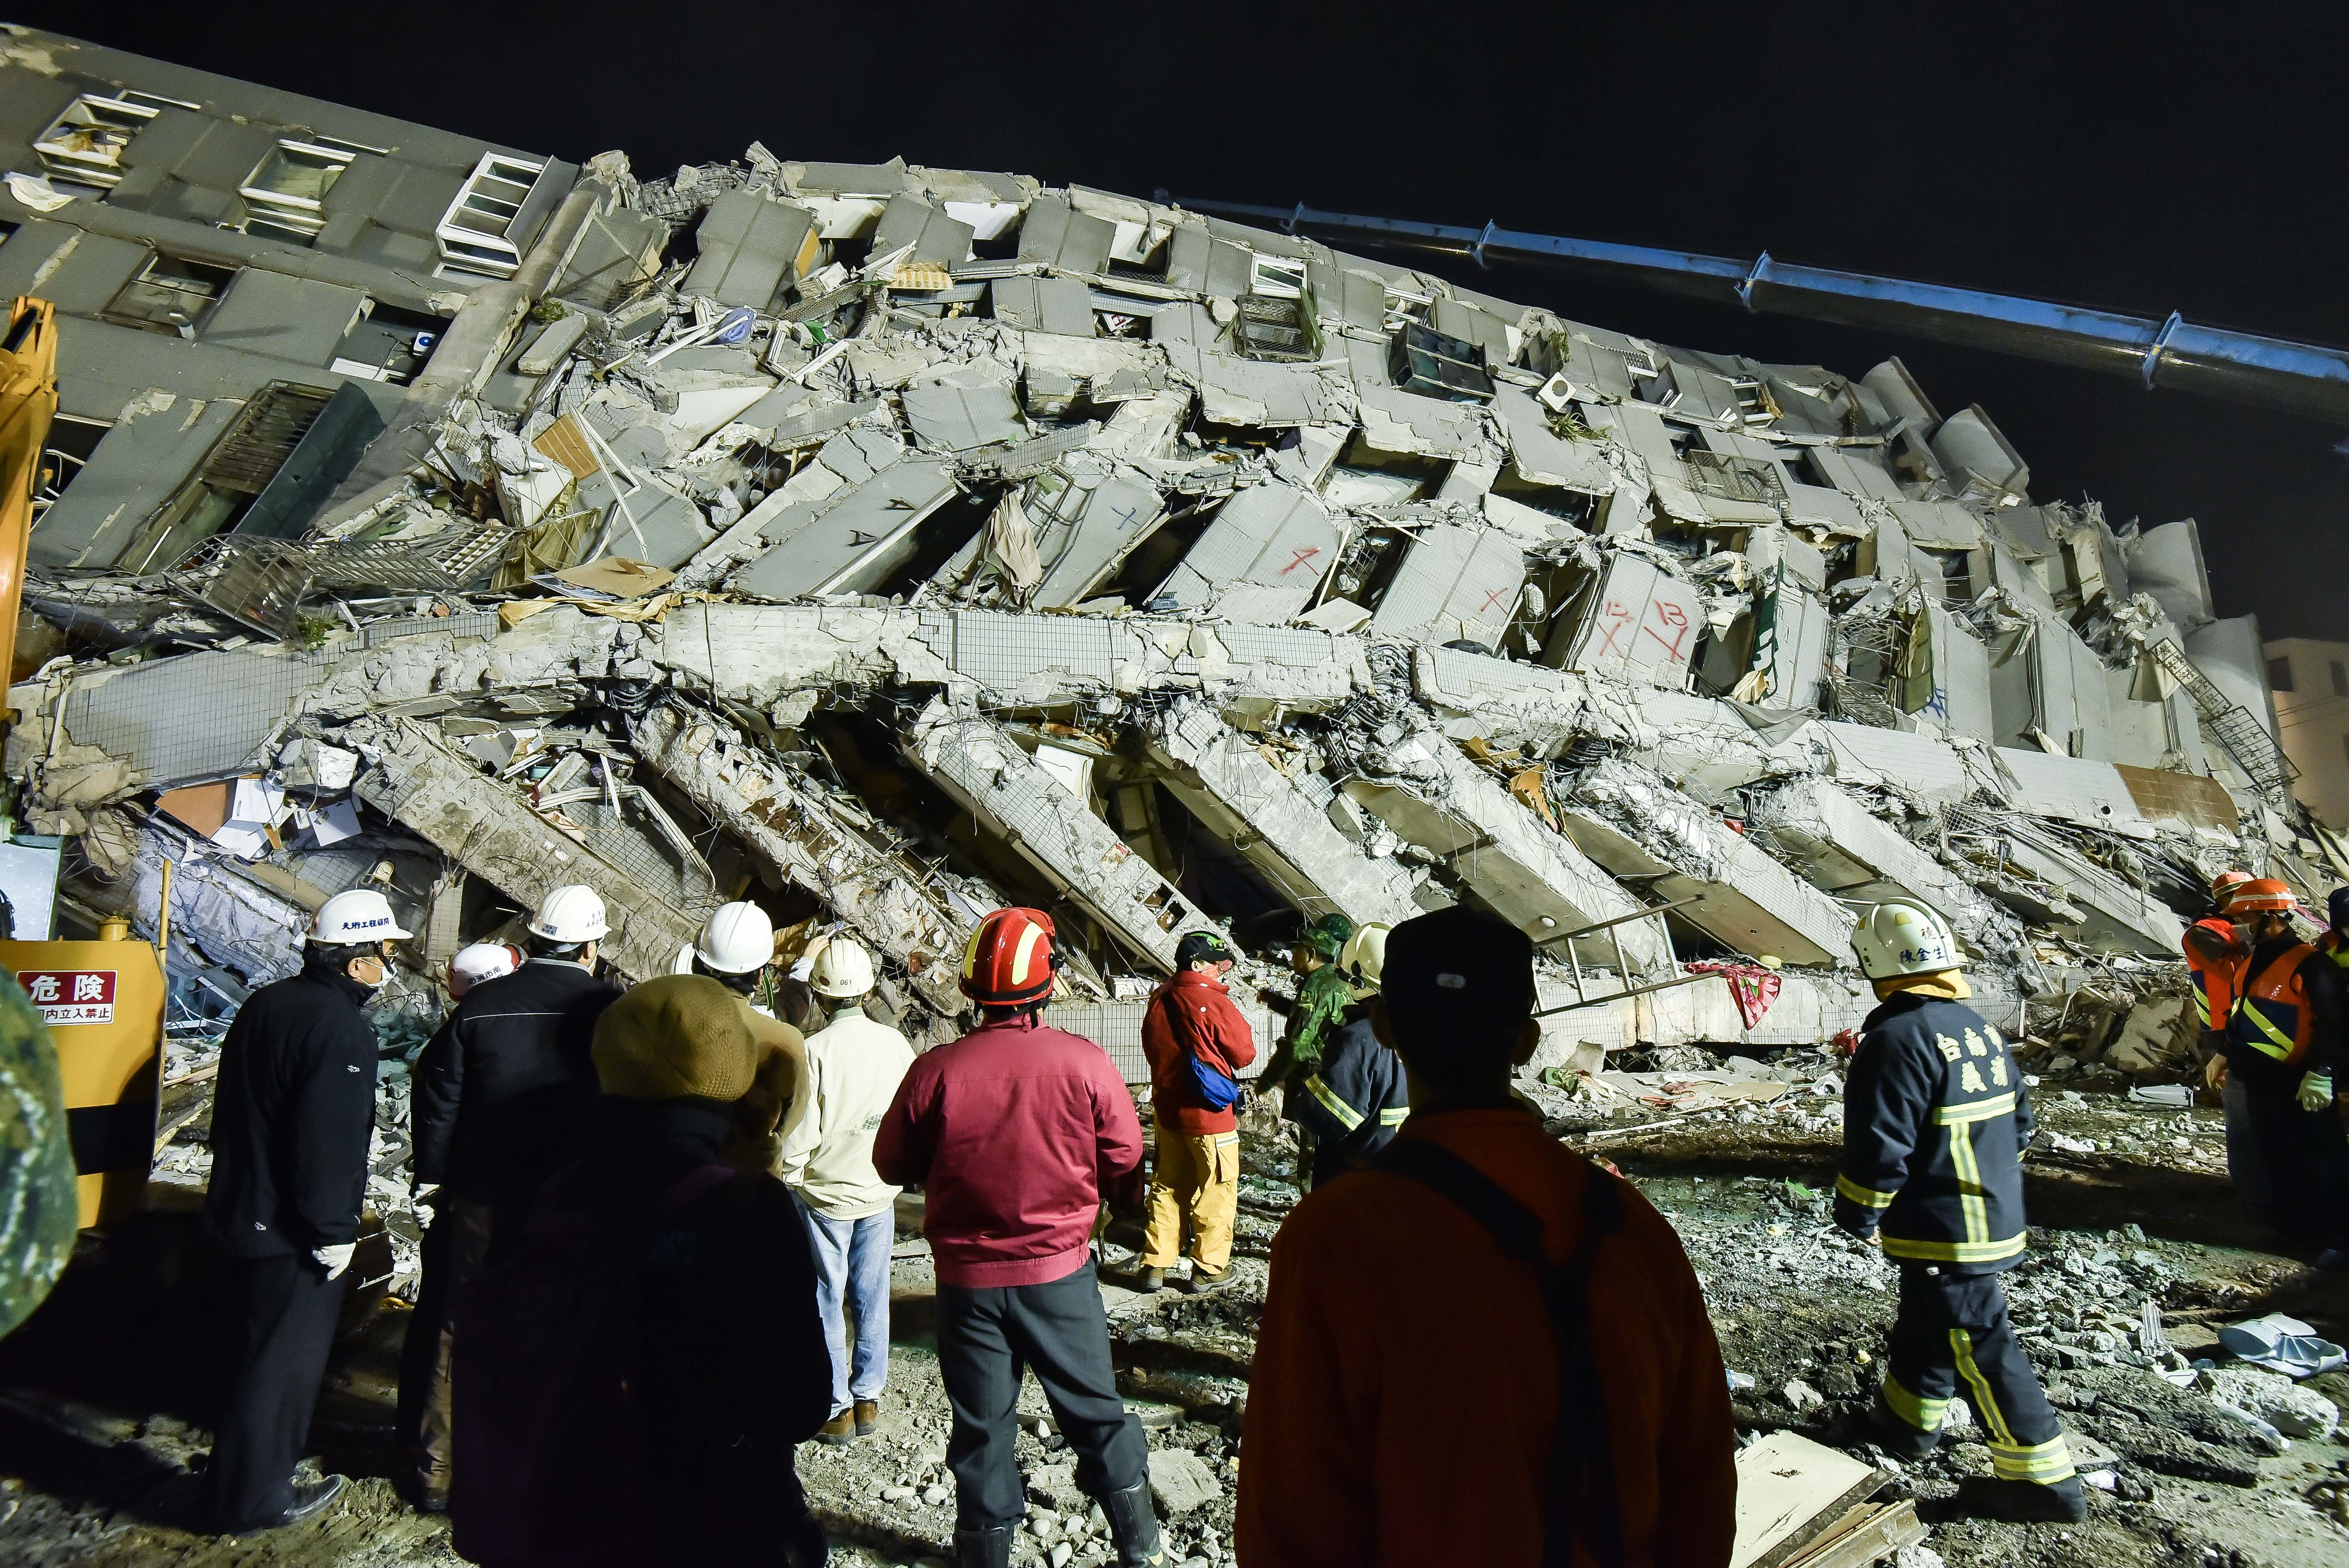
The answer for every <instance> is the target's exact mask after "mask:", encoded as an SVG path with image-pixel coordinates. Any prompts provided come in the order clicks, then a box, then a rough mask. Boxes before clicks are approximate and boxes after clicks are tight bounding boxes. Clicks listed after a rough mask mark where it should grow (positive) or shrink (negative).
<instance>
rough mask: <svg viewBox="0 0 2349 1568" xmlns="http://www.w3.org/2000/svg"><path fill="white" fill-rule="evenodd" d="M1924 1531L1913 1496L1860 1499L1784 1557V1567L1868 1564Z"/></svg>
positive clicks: (1862, 1567) (1917, 1538)
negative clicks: (1881, 1501)
mask: <svg viewBox="0 0 2349 1568" xmlns="http://www.w3.org/2000/svg"><path fill="white" fill-rule="evenodd" d="M1927 1533H1928V1532H1927V1530H1926V1528H1925V1525H1924V1522H1922V1521H1921V1520H1920V1519H1919V1518H1918V1517H1917V1504H1916V1502H1915V1501H1913V1500H1903V1501H1899V1502H1888V1503H1884V1504H1881V1505H1878V1504H1876V1503H1867V1502H1863V1503H1860V1504H1858V1505H1857V1506H1856V1507H1854V1508H1852V1509H1850V1510H1848V1511H1846V1512H1845V1514H1844V1516H1843V1517H1842V1518H1841V1519H1838V1520H1837V1521H1836V1522H1834V1523H1833V1524H1831V1525H1829V1526H1828V1527H1827V1528H1826V1530H1825V1531H1824V1532H1821V1533H1820V1534H1819V1535H1817V1536H1816V1537H1814V1538H1813V1539H1812V1541H1811V1543H1810V1544H1809V1545H1807V1546H1806V1547H1804V1548H1803V1549H1802V1550H1801V1551H1800V1552H1798V1553H1795V1555H1794V1556H1792V1557H1789V1558H1788V1559H1786V1561H1785V1568H1870V1565H1871V1564H1873V1563H1881V1562H1883V1561H1884V1560H1885V1559H1887V1558H1889V1557H1890V1556H1892V1555H1894V1554H1895V1553H1898V1552H1899V1550H1900V1549H1901V1548H1902V1547H1904V1546H1909V1545H1912V1544H1914V1543H1915V1542H1920V1541H1922V1540H1924V1539H1925V1537H1926V1535H1927Z"/></svg>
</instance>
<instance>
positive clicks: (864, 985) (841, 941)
mask: <svg viewBox="0 0 2349 1568" xmlns="http://www.w3.org/2000/svg"><path fill="white" fill-rule="evenodd" d="M807 983H808V988H809V989H810V990H812V991H813V992H814V993H815V994H816V995H819V996H831V997H833V998H836V999H840V1000H845V999H847V998H849V997H852V996H862V995H864V993H866V992H867V991H870V990H872V989H873V957H872V955H871V954H868V953H866V952H865V951H864V948H863V947H861V946H859V945H857V944H855V943H854V942H851V941H850V940H849V939H848V938H847V937H845V936H835V937H833V939H832V940H831V941H830V942H827V943H825V944H823V952H821V953H819V954H816V955H815V962H814V963H813V964H811V965H808V980H807Z"/></svg>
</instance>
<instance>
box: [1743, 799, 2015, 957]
mask: <svg viewBox="0 0 2349 1568" xmlns="http://www.w3.org/2000/svg"><path fill="white" fill-rule="evenodd" d="M1746 822H1747V824H1748V825H1749V827H1751V828H1753V829H1755V830H1761V831H1764V832H1766V833H1768V834H1769V836H1770V839H1771V841H1773V842H1774V843H1775V844H1776V845H1777V847H1778V848H1779V849H1780V850H1782V851H1786V852H1788V853H1791V854H1792V855H1794V856H1795V860H1796V862H1797V864H1798V865H1799V866H1800V867H1801V868H1802V872H1803V874H1804V875H1805V876H1806V878H1808V879H1809V880H1810V881H1811V882H1813V883H1814V884H1815V885H1816V886H1817V887H1819V888H1821V889H1823V890H1825V891H1826V892H1829V893H1832V894H1834V895H1835V896H1836V897H1837V898H1838V899H1842V900H1847V901H1850V903H1852V904H1855V905H1864V904H1868V903H1881V902H1882V901H1884V900H1886V899H1894V898H1906V899H1914V900H1916V901H1918V902H1919V903H1923V904H1925V905H1926V906H1927V907H1928V908H1930V909H1932V910H1934V911H1936V912H1938V913H1940V916H1941V917H1942V918H1943V919H1944V920H1947V921H1948V922H1949V923H1950V925H1951V929H1952V930H1954V931H1955V932H1956V933H1957V934H1958V935H1959V938H1960V939H1961V941H1963V942H1965V943H1966V944H1968V945H1969V946H1970V947H1971V948H1972V949H1973V950H1974V951H1975V952H1977V953H1983V954H1988V955H1990V956H1992V957H1994V958H1997V959H2000V960H2002V961H2004V962H2009V963H2011V962H2013V959H2014V957H2015V955H2016V954H2017V953H2018V952H2019V951H2020V948H2021V939H2022V928H2021V926H2020V924H2019V923H2017V922H2016V921H2015V920H2014V919H2013V916H2012V915H2010V914H2008V913H2006V912H2004V911H2002V910H2000V909H1997V908H1994V907H1993V906H1992V904H1991V903H1990V902H1989V901H1988V900H1987V899H1985V898H1983V897H1982V894H1980V893H1979V892H1975V891H1974V889H1973V888H1972V887H1971V885H1970V884H1969V883H1968V882H1966V881H1965V880H1964V879H1963V878H1962V877H1961V876H1959V875H1958V874H1957V873H1956V872H1953V871H1951V869H1950V868H1949V867H1947V866H1945V865H1943V864H1942V863H1941V862H1940V861H1939V860H1937V859H1935V858H1934V857H1933V856H1932V855H1931V854H1930V853H1928V852H1927V851H1925V850H1923V849H1920V847H1918V846H1917V845H1916V844H1914V843H1912V842H1910V841H1909V840H1908V839H1906V838H1903V837H1902V836H1901V835H1900V834H1899V833H1898V832H1896V831H1894V830H1892V829H1891V828H1890V827H1889V826H1888V825H1887V824H1885V823H1884V822H1882V821H1880V820H1878V818H1877V817H1876V816H1875V815H1874V814H1873V813H1872V812H1870V811H1869V810H1868V808H1867V807H1866V806H1865V805H1864V804H1862V803H1861V802H1860V800H1859V799H1857V798H1856V797H1854V796H1853V795H1851V794H1850V793H1848V792H1847V791H1846V790H1844V789H1839V788H1837V786H1836V785H1834V784H1831V783H1828V782H1827V781H1826V779H1797V780H1795V781H1794V782H1792V783H1789V784H1786V785H1784V786H1782V787H1780V788H1778V789H1773V790H1771V791H1769V792H1768V793H1766V794H1764V795H1761V796H1759V797H1758V798H1756V799H1755V801H1754V810H1753V811H1752V813H1751V814H1750V815H1749V816H1748V817H1747V818H1746ZM1855 913H1857V911H1855Z"/></svg>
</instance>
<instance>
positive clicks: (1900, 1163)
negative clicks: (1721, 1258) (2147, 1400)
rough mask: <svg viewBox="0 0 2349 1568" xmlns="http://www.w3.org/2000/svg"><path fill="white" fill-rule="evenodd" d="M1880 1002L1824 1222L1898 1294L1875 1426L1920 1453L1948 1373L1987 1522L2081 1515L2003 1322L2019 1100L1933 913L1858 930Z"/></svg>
mask: <svg viewBox="0 0 2349 1568" xmlns="http://www.w3.org/2000/svg"><path fill="white" fill-rule="evenodd" d="M1851 941H1852V948H1853V951H1854V952H1856V953H1857V954H1858V955H1859V969H1860V973H1861V974H1863V975H1867V976H1868V979H1869V980H1870V981H1872V982H1873V983H1874V984H1875V986H1876V995H1877V998H1878V1002H1879V1003H1880V1004H1881V1006H1878V1007H1877V1009H1876V1010H1875V1011H1874V1012H1872V1013H1870V1014H1868V1018H1867V1020H1866V1022H1864V1023H1863V1024H1862V1025H1861V1026H1860V1030H1861V1033H1860V1041H1859V1049H1858V1052H1857V1054H1856V1055H1855V1056H1854V1057H1852V1063H1851V1077H1850V1081H1849V1083H1848V1085H1847V1087H1846V1088H1845V1090H1844V1102H1843V1104H1844V1110H1843V1159H1842V1162H1841V1164H1840V1166H1839V1168H1838V1169H1837V1174H1836V1197H1835V1222H1836V1224H1837V1227H1838V1228H1840V1229H1842V1230H1843V1231H1845V1232H1846V1233H1848V1234H1850V1235H1853V1236H1856V1237H1857V1238H1858V1239H1860V1240H1861V1241H1868V1240H1878V1241H1879V1243H1880V1244H1881V1245H1882V1247H1883V1249H1884V1253H1885V1255H1886V1256H1887V1257H1889V1258H1890V1259H1891V1260H1892V1261H1893V1262H1894V1263H1896V1264H1899V1267H1900V1306H1899V1315H1898V1316H1897V1317H1896V1318H1895V1319H1894V1321H1893V1325H1892V1343H1891V1347H1890V1355H1889V1357H1888V1360H1887V1363H1886V1367H1885V1375H1884V1382H1883V1384H1882V1386H1881V1387H1879V1388H1878V1391H1877V1396H1876V1407H1875V1409H1874V1411H1873V1413H1872V1415H1871V1418H1870V1427H1871V1433H1870V1435H1871V1438H1872V1439H1873V1440H1874V1441H1875V1442H1876V1443H1877V1444H1878V1446H1880V1447H1882V1448H1883V1449H1886V1450H1887V1451H1888V1452H1890V1453H1894V1454H1898V1455H1901V1456H1903V1457H1906V1458H1912V1459H1913V1458H1921V1457H1923V1456H1924V1455H1926V1454H1930V1453H1931V1452H1932V1451H1933V1450H1934V1449H1936V1448H1938V1447H1939V1446H1940V1440H1941V1430H1940V1429H1941V1418H1942V1416H1943V1415H1944V1414H1945V1413H1946V1412H1947V1411H1948V1409H1949V1406H1950V1400H1951V1397H1952V1396H1953V1395H1954V1394H1956V1393H1957V1392H1958V1386H1959V1382H1960V1379H1961V1378H1962V1379H1963V1381H1964V1385H1965V1388H1964V1392H1965V1394H1966V1397H1967V1398H1968V1399H1969V1400H1970V1401H1971V1403H1972V1405H1973V1407H1974V1413H1975V1414H1976V1415H1977V1416H1979V1417H1980V1418H1982V1426H1983V1427H1984V1429H1987V1431H1988V1432H1989V1434H1990V1436H1989V1442H1990V1453H1991V1470H1992V1479H1991V1480H1989V1481H1988V1482H1987V1483H1986V1484H1976V1483H1973V1482H1969V1483H1968V1485H1969V1490H1970V1491H1971V1492H1972V1493H1973V1495H1972V1496H1971V1497H1969V1498H1967V1499H1966V1500H1965V1501H1967V1502H1969V1503H1970V1504H1971V1506H1972V1507H1973V1508H1975V1509H1976V1510H1978V1511H1981V1512H1982V1513H1986V1514H1988V1515H1989V1516H1991V1517H1992V1518H1995V1519H2003V1520H2009V1521H2013V1522H2028V1521H2033V1520H2038V1521H2049V1522H2064V1521H2076V1520H2081V1519H2085V1518H2086V1517H2087V1511H2088V1505H2087V1501H2086V1500H2085V1498H2084V1497H2083V1496H2082V1495H2081V1492H2080V1479H2079V1477H2078V1475H2077V1474H2076V1473H2075V1471H2074V1470H2073V1468H2072V1452H2071V1449H2070V1447H2069V1446H2068V1445H2067V1444H2066V1443H2065V1442H2064V1434H2063V1432H2062V1430H2061V1429H2059V1428H2058V1427H2057V1425H2056V1421H2055V1412H2054V1410H2053V1409H2052V1408H2049V1406H2048V1403H2047V1396H2046V1394H2045V1393H2044V1392H2043V1391H2042V1390H2041V1388H2040V1387H2039V1379H2038V1377H2036V1376H2035V1375H2034V1374H2033V1371H2032V1369H2031V1361H2030V1358H2029V1357H2026V1356H2025V1355H2024V1354H2023V1346H2022V1344H2021V1342H2020V1341H2018V1340H2017V1339H2016V1338H2015V1336H2014V1328H2013V1325H2012V1324H2010V1323H2009V1322H2008V1321H2007V1315H2006V1296H2005V1295H2004V1293H2003V1292H2002V1290H2001V1289H2000V1288H1999V1281H1998V1276H1999V1274H2000V1273H2001V1271H2002V1270H2005V1269H2008V1268H2012V1267H2013V1265H2014V1263H2015V1261H2016V1260H2017V1259H2019V1258H2020V1257H2022V1255H2023V1246H2024V1241H2025V1238H2024V1234H2023V1225H2024V1221H2023V1150H2025V1149H2026V1148H2027V1147H2029V1145H2030V1142H2031V1128H2032V1116H2031V1099H2030V1095H2029V1094H2028V1092H2027V1091H2026V1090H2025V1089H2024V1088H2023V1074H2022V1071H2021V1069H2019V1068H2016V1067H2015V1065H2014V1059H2013V1057H2011V1056H2009V1055H2008V1054H2007V1048H2006V1041H2005V1040H2004V1039H2003V1038H2002V1037H2000V1035H1999V1032H1998V1031H1997V1030H1996V1029H1995V1028H1992V1026H1990V1025H1989V1024H1988V1023H1986V1022H1985V1021H1984V1020H1983V1018H1982V1015H1981V1014H1979V1013H1977V1012H1975V1011H1974V1010H1973V1009H1972V1008H1971V1007H1969V1006H1966V1005H1965V1001H1966V998H1967V997H1969V996H1971V995H1972V994H1973V991H1972V988H1971V986H1969V985H1967V984H1966V978H1965V976H1964V975H1961V974H1960V973H1959V969H1960V966H1961V964H1962V962H1963V960H1962V959H1961V957H1960V956H1959V953H1958V946H1957V942H1956V940H1955V939H1954V938H1953V937H1951V934H1950V931H1949V927H1948V926H1946V925H1944V924H1943V923H1941V918H1940V915H1938V914H1935V913H1933V912H1932V911H1931V910H1930V909H1927V908H1925V907H1924V906H1923V905H1921V904H1915V903H1902V902H1898V901H1896V902H1893V903H1879V904H1878V905H1876V906H1875V907H1874V908H1873V909H1871V910H1869V911H1868V913H1867V915H1866V917H1865V918H1863V919H1862V920H1861V921H1860V923H1858V924H1857V926H1856V927H1854V928H1853V931H1852V939H1851Z"/></svg>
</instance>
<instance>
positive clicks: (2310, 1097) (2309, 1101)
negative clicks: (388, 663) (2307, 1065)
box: [2295, 1073, 2333, 1110]
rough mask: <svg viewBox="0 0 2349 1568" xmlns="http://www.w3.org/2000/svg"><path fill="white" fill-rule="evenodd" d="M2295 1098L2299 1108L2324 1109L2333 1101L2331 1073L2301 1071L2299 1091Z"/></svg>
mask: <svg viewBox="0 0 2349 1568" xmlns="http://www.w3.org/2000/svg"><path fill="white" fill-rule="evenodd" d="M2295 1098H2297V1099H2299V1101H2300V1109H2302V1110H2323V1109H2326V1108H2327V1107H2329V1106H2331V1105H2332V1103H2333V1075H2332V1074H2331V1073H2302V1075H2301V1078H2300V1093H2299V1094H2298V1096H2296V1097H2295Z"/></svg>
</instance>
